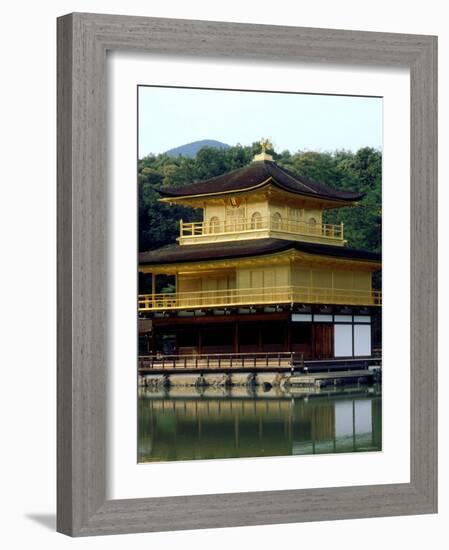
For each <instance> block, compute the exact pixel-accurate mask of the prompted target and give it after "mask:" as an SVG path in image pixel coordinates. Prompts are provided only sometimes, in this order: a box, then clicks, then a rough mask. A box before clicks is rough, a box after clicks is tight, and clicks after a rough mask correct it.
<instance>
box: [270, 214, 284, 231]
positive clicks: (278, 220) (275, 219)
mask: <svg viewBox="0 0 449 550" xmlns="http://www.w3.org/2000/svg"><path fill="white" fill-rule="evenodd" d="M271 225H272V227H273V229H278V230H279V229H282V216H281V215H280V214H279V212H275V213H274V214H273V216H272V223H271Z"/></svg>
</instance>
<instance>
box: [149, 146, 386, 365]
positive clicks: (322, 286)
mask: <svg viewBox="0 0 449 550" xmlns="http://www.w3.org/2000/svg"><path fill="white" fill-rule="evenodd" d="M261 145H262V152H261V153H260V154H258V155H255V157H254V159H253V161H252V162H251V163H250V164H249V165H247V166H244V167H243V168H239V169H237V170H233V171H231V172H228V173H226V174H223V175H221V176H218V177H214V178H212V179H208V180H206V181H200V182H197V183H192V184H188V185H184V186H182V187H176V188H168V189H162V190H160V191H159V193H160V194H161V198H160V200H161V201H163V202H164V203H168V204H174V205H183V206H188V207H191V208H196V209H201V211H202V213H203V216H202V221H200V222H184V221H183V220H181V221H180V233H179V237H178V239H177V241H178V242H177V243H176V244H172V245H168V246H164V247H162V248H159V249H157V250H151V251H148V252H142V253H141V254H140V255H139V272H140V274H141V277H147V280H149V281H150V283H149V286H150V289H151V292H148V291H147V293H143V294H140V295H139V299H138V310H139V319H140V321H139V322H140V324H141V326H142V327H143V326H145V327H146V328H145V329H144V330H141V333H142V335H144V336H145V338H144V340H143V343H142V341H141V354H154V355H155V356H156V355H157V356H158V357H161V356H164V355H169V356H170V357H174V358H175V359H174V361H176V357H179V358H181V359H182V357H185V356H189V357H191V356H198V357H200V356H204V355H213V354H229V356H230V357H232V355H236V354H240V355H245V356H249V357H250V356H251V354H261V353H266V354H276V353H278V354H279V353H290V354H300V355H301V357H302V360H304V359H306V360H335V359H339V358H366V357H371V356H372V355H373V351H374V349H375V348H378V347H379V346H380V336H379V335H380V329H379V323H380V307H379V306H381V293H380V291H377V290H374V289H373V282H372V276H373V273H374V272H376V271H379V270H380V269H381V259H380V255H379V254H376V253H373V252H369V251H366V250H357V249H353V248H350V247H349V246H347V242H346V240H345V238H344V227H343V224H337V225H331V224H326V223H323V213H324V211H325V210H327V209H334V208H340V207H343V206H350V205H356V204H357V201H359V200H360V199H361V198H362V195H361V194H359V193H355V192H352V191H347V190H337V189H333V188H331V187H329V186H327V185H325V184H323V183H318V182H315V181H310V180H309V179H306V178H304V177H302V176H300V175H298V174H294V173H292V172H291V171H289V170H286V169H285V168H282V167H280V166H278V165H277V164H276V163H275V162H274V161H273V158H272V156H271V155H269V154H268V153H267V148H268V146H269V143H268V142H267V141H266V140H265V141H262V142H261ZM167 276H169V277H167ZM158 278H159V280H168V278H169V279H170V280H171V281H173V284H172V286H171V287H169V288H168V289H165V291H162V292H161V291H158V290H159V287H160V285H159V284H158ZM175 364H176V363H174V365H175Z"/></svg>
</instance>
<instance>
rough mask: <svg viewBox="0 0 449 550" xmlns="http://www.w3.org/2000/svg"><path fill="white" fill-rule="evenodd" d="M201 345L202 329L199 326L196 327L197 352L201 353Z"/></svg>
mask: <svg viewBox="0 0 449 550" xmlns="http://www.w3.org/2000/svg"><path fill="white" fill-rule="evenodd" d="M202 347H203V331H202V330H201V326H199V327H198V353H199V354H200V355H201V353H202Z"/></svg>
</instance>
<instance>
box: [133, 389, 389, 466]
mask: <svg viewBox="0 0 449 550" xmlns="http://www.w3.org/2000/svg"><path fill="white" fill-rule="evenodd" d="M381 399H382V398H381V387H380V386H379V385H374V386H361V387H348V386H344V387H341V386H340V387H335V388H334V387H333V388H331V389H329V388H326V389H321V390H318V389H317V390H314V391H313V392H310V389H309V390H307V392H304V390H296V391H282V390H281V389H279V388H272V389H270V390H269V391H266V392H264V391H263V389H262V388H260V389H259V388H257V389H254V388H246V387H244V386H242V387H233V388H229V389H224V388H223V389H221V388H206V389H196V388H193V387H191V388H188V387H186V388H182V387H173V388H172V389H170V390H163V391H160V392H154V391H153V392H151V391H148V390H146V389H144V388H140V389H139V397H138V461H139V462H155V461H172V460H199V459H203V460H204V459H212V458H239V457H258V456H288V455H306V454H324V453H351V452H366V451H380V450H381V447H382V418H381V410H382V401H381Z"/></svg>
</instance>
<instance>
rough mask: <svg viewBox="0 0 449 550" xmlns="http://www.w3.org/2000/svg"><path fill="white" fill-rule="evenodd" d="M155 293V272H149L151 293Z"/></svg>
mask: <svg viewBox="0 0 449 550" xmlns="http://www.w3.org/2000/svg"><path fill="white" fill-rule="evenodd" d="M155 294H156V273H152V274H151V295H152V296H154V295H155Z"/></svg>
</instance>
